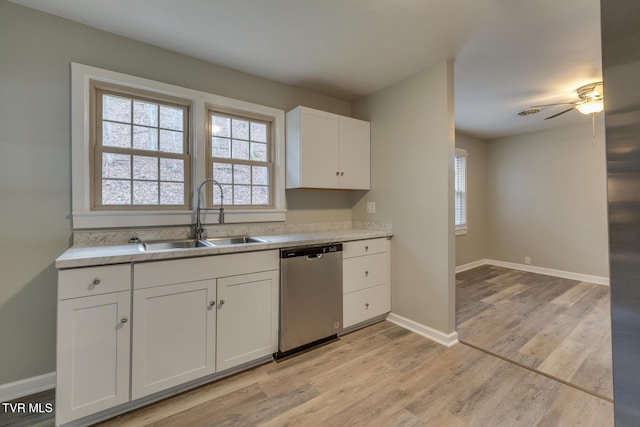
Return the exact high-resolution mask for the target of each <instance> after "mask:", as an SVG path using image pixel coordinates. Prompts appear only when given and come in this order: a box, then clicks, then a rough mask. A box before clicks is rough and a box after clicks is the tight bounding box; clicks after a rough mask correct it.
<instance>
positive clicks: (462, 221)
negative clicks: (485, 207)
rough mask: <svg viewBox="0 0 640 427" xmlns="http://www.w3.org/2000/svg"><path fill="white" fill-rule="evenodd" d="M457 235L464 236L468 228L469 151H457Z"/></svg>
mask: <svg viewBox="0 0 640 427" xmlns="http://www.w3.org/2000/svg"><path fill="white" fill-rule="evenodd" d="M454 171H455V224H456V234H464V233H466V230H467V228H468V226H467V151H466V150H463V149H459V148H457V149H456V155H455V163H454Z"/></svg>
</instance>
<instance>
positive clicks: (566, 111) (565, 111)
mask: <svg viewBox="0 0 640 427" xmlns="http://www.w3.org/2000/svg"><path fill="white" fill-rule="evenodd" d="M574 108H575V107H571V108H568V109H566V110H564V111H561V112H559V113H558V114H554V115H553V116H549V117H547V118H546V119H545V120H549V119H553V118H554V117H558V116H561V115H563V114H564V113H568V112H569V111H571V110H573V109H574Z"/></svg>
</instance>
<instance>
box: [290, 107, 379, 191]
mask: <svg viewBox="0 0 640 427" xmlns="http://www.w3.org/2000/svg"><path fill="white" fill-rule="evenodd" d="M286 128H287V188H332V189H346V190H368V189H369V188H370V127H369V123H368V122H365V121H362V120H356V119H353V118H350V117H344V116H339V115H337V114H333V113H327V112H325V111H319V110H314V109H312V108H307V107H297V108H295V109H293V110H291V111H289V112H288V113H287V124H286Z"/></svg>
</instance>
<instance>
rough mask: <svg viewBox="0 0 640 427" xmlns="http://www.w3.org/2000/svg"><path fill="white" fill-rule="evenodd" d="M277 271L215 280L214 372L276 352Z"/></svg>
mask: <svg viewBox="0 0 640 427" xmlns="http://www.w3.org/2000/svg"><path fill="white" fill-rule="evenodd" d="M279 289H280V288H279V273H278V270H273V271H265V272H261V273H253V274H243V275H240V276H233V277H225V278H221V279H218V333H217V340H218V342H217V352H218V353H217V370H218V371H222V370H225V369H229V368H231V367H234V366H237V365H241V364H243V363H246V362H249V361H252V360H255V359H258V358H260V357H263V356H269V355H271V354H273V353H275V352H276V351H277V350H278V303H279V299H278V295H279Z"/></svg>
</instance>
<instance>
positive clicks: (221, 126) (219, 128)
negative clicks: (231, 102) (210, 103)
mask: <svg viewBox="0 0 640 427" xmlns="http://www.w3.org/2000/svg"><path fill="white" fill-rule="evenodd" d="M211 134H212V135H213V136H223V137H226V138H231V119H230V118H228V117H221V116H211Z"/></svg>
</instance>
